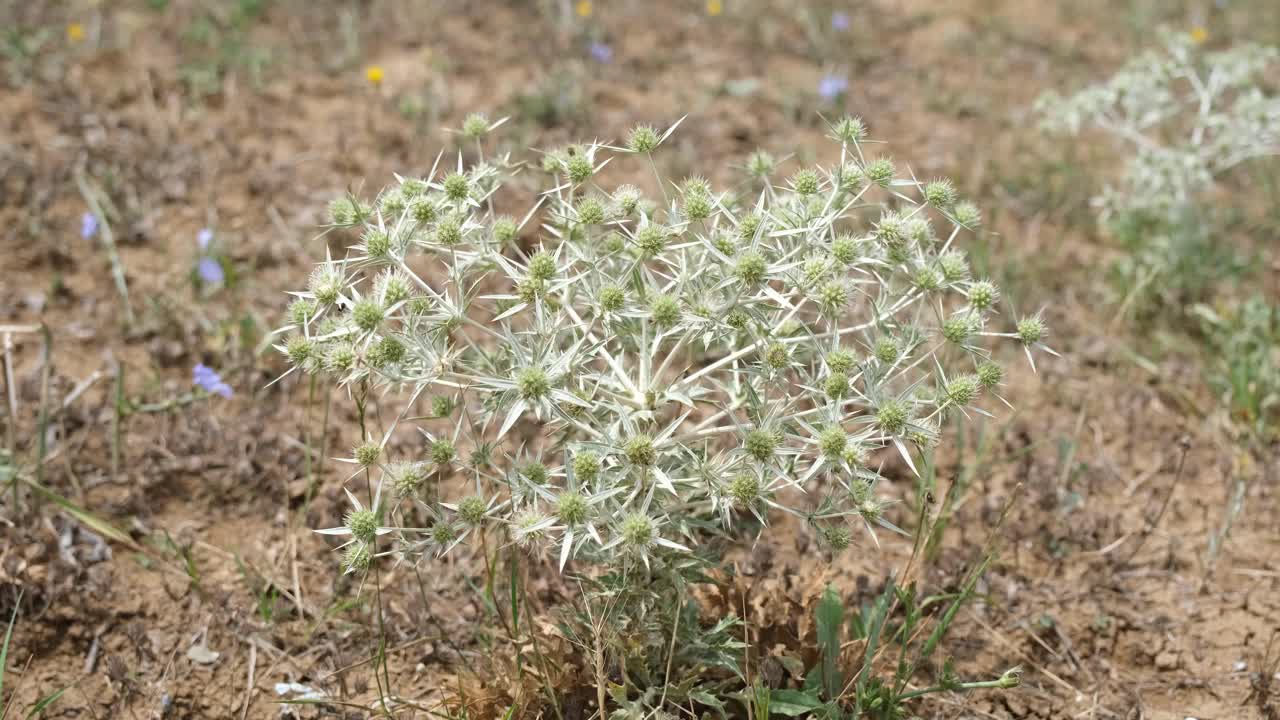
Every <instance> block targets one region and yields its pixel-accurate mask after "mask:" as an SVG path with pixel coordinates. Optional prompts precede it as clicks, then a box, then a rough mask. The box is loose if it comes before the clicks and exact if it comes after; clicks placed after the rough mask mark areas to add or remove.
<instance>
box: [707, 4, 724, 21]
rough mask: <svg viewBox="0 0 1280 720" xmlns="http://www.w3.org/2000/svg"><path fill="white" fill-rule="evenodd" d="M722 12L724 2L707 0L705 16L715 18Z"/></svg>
mask: <svg viewBox="0 0 1280 720" xmlns="http://www.w3.org/2000/svg"><path fill="white" fill-rule="evenodd" d="M722 12H724V2H722V0H707V14H708V15H710V16H711V17H716V16H717V15H719V14H720V13H722Z"/></svg>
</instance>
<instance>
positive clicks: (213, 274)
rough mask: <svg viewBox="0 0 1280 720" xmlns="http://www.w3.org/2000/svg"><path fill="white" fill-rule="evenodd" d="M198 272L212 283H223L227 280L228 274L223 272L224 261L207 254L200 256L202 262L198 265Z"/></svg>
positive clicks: (206, 280)
mask: <svg viewBox="0 0 1280 720" xmlns="http://www.w3.org/2000/svg"><path fill="white" fill-rule="evenodd" d="M196 274H197V275H199V276H200V279H201V280H203V281H205V282H206V283H208V284H210V285H221V284H222V283H223V281H224V280H226V274H225V273H223V272H222V263H220V262H218V261H217V260H214V259H213V258H211V257H207V256H206V257H202V258H200V263H199V264H198V265H196Z"/></svg>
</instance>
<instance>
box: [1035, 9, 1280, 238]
mask: <svg viewBox="0 0 1280 720" xmlns="http://www.w3.org/2000/svg"><path fill="white" fill-rule="evenodd" d="M1198 40H1199V41H1202V40H1203V37H1202V36H1197V35H1189V34H1181V33H1165V34H1163V35H1162V47H1161V48H1159V49H1156V50H1151V51H1148V52H1144V53H1142V54H1140V55H1138V56H1136V57H1135V58H1133V59H1132V60H1130V61H1129V62H1128V63H1126V64H1125V65H1124V67H1123V68H1121V69H1120V70H1119V71H1118V72H1117V73H1116V74H1115V75H1114V76H1112V77H1111V78H1109V79H1107V80H1105V81H1103V82H1101V83H1098V84H1095V85H1091V86H1089V87H1086V88H1084V89H1082V90H1080V91H1078V92H1076V93H1075V94H1073V95H1069V96H1066V97H1063V96H1061V95H1059V94H1057V93H1054V92H1050V93H1047V94H1045V95H1044V96H1042V97H1041V98H1040V99H1039V100H1038V101H1037V104H1036V110H1037V112H1038V113H1039V114H1040V116H1041V118H1042V124H1043V126H1044V127H1045V128H1046V129H1047V130H1049V131H1052V132H1056V133H1062V134H1068V135H1077V134H1079V133H1080V132H1081V131H1083V130H1085V129H1089V128H1097V129H1099V130H1102V131H1103V132H1105V133H1106V134H1108V135H1110V136H1112V137H1113V138H1114V139H1115V141H1116V142H1117V143H1118V144H1119V145H1120V146H1121V147H1122V149H1124V150H1126V151H1127V153H1128V154H1127V155H1126V157H1127V162H1126V165H1125V169H1124V176H1123V178H1122V180H1121V181H1120V183H1119V184H1118V185H1114V186H1108V187H1107V188H1106V189H1105V190H1104V192H1103V194H1102V196H1101V197H1099V198H1098V201H1099V204H1100V206H1101V209H1102V212H1103V219H1104V220H1105V219H1106V217H1108V216H1110V215H1111V214H1115V213H1124V212H1135V211H1136V212H1142V213H1145V214H1148V215H1150V216H1152V217H1157V218H1162V219H1171V220H1174V221H1176V219H1177V215H1178V213H1180V212H1181V211H1183V210H1184V209H1185V208H1187V207H1188V206H1192V205H1194V204H1195V203H1196V201H1197V199H1198V197H1199V196H1200V194H1201V193H1202V192H1203V191H1205V190H1206V189H1208V188H1210V187H1211V186H1212V185H1213V183H1214V180H1215V178H1217V177H1219V176H1220V175H1221V174H1222V173H1224V172H1226V171H1227V170H1230V169H1231V168H1233V167H1235V166H1237V165H1239V164H1240V163H1242V162H1245V161H1247V160H1250V159H1254V158H1258V157H1263V156H1267V155H1274V154H1276V153H1277V152H1278V151H1280V97H1276V96H1275V95H1272V94H1269V93H1268V92H1266V91H1264V90H1263V89H1262V87H1260V86H1259V83H1260V81H1261V80H1262V79H1263V78H1265V77H1267V76H1268V74H1271V75H1272V76H1274V71H1275V69H1276V67H1277V60H1278V59H1280V53H1278V52H1277V50H1276V49H1275V48H1270V47H1262V46H1258V45H1251V44H1244V45H1239V46H1236V47H1233V48H1231V49H1228V50H1221V51H1205V50H1204V49H1203V48H1202V47H1201V44H1200V42H1198Z"/></svg>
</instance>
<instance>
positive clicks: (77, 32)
mask: <svg viewBox="0 0 1280 720" xmlns="http://www.w3.org/2000/svg"><path fill="white" fill-rule="evenodd" d="M83 39H84V26H83V25H81V24H80V23H71V24H70V25H67V40H69V41H71V42H73V43H77V42H80V41H81V40H83Z"/></svg>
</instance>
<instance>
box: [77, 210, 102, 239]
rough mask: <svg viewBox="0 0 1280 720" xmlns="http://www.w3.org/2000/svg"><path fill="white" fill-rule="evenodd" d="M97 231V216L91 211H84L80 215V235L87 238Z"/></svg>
mask: <svg viewBox="0 0 1280 720" xmlns="http://www.w3.org/2000/svg"><path fill="white" fill-rule="evenodd" d="M97 232H98V216H97V215H94V214H93V213H88V212H87V213H85V214H84V215H81V216H80V237H82V238H84V239H85V240H88V239H89V238H91V237H93V236H94V235H96V234H97Z"/></svg>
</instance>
